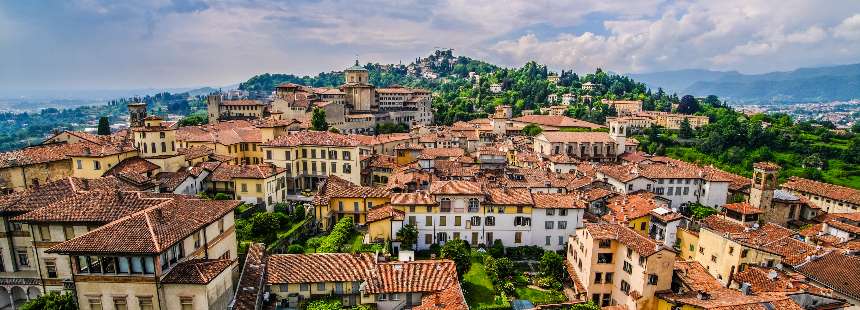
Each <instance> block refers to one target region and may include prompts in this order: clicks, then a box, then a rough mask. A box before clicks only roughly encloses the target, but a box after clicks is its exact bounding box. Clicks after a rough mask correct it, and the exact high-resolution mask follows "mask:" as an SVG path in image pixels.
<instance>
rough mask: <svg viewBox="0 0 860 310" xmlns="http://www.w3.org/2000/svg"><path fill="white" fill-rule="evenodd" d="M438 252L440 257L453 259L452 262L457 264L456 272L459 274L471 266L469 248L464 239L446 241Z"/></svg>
mask: <svg viewBox="0 0 860 310" xmlns="http://www.w3.org/2000/svg"><path fill="white" fill-rule="evenodd" d="M439 254H440V255H439V256H440V257H442V258H447V259H450V260H453V261H454V264H456V265H457V274H458V275H460V276H462V275H463V274H465V273H466V272H467V271H469V267H471V266H472V258H471V255H470V254H471V249H470V248H469V245H468V244H466V241H464V240H451V241H448V242H446V243H445V245H443V246H442V250H441V251H440V253H439Z"/></svg>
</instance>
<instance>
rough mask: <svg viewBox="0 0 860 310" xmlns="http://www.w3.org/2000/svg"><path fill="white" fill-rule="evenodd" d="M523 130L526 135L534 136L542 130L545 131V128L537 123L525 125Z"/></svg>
mask: <svg viewBox="0 0 860 310" xmlns="http://www.w3.org/2000/svg"><path fill="white" fill-rule="evenodd" d="M522 132H523V134H524V135H526V136H529V137H534V136H537V135H539V134H540V133H541V132H543V128H541V127H540V126H538V125H535V124H528V125H526V126H525V127H523V129H522Z"/></svg>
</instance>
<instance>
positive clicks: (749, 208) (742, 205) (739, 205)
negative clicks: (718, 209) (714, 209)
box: [723, 201, 764, 214]
mask: <svg viewBox="0 0 860 310" xmlns="http://www.w3.org/2000/svg"><path fill="white" fill-rule="evenodd" d="M723 208H725V209H727V210H732V211H735V212H737V213H740V214H762V213H764V212H762V211H761V209H759V208H756V207H753V205H751V204H750V203H749V202H746V201H744V202H736V203H727V204H725V205H723Z"/></svg>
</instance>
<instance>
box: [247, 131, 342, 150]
mask: <svg viewBox="0 0 860 310" xmlns="http://www.w3.org/2000/svg"><path fill="white" fill-rule="evenodd" d="M264 145H265V146H272V147H278V146H299V145H325V146H341V147H352V146H358V145H359V142H358V140H356V139H355V138H354V137H351V136H348V135H343V134H339V133H333V132H329V131H299V132H294V133H289V134H286V135H283V136H280V137H277V138H275V139H274V140H271V141H269V142H266V143H265V144H264Z"/></svg>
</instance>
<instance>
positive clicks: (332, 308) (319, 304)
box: [307, 298, 343, 310]
mask: <svg viewBox="0 0 860 310" xmlns="http://www.w3.org/2000/svg"><path fill="white" fill-rule="evenodd" d="M341 308H343V303H342V302H341V300H340V298H326V299H317V300H311V301H309V302H308V305H307V310H340V309H341Z"/></svg>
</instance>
